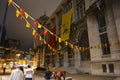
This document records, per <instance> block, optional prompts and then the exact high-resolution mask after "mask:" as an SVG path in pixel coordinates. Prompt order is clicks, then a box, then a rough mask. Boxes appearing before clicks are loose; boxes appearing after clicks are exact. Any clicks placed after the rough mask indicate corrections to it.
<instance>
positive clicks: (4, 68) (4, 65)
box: [3, 63, 6, 74]
mask: <svg viewBox="0 0 120 80" xmlns="http://www.w3.org/2000/svg"><path fill="white" fill-rule="evenodd" d="M5 70H6V63H4V64H3V74H5Z"/></svg>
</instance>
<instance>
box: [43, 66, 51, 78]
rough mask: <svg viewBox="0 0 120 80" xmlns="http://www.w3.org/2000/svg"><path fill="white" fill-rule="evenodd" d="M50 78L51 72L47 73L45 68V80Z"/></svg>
mask: <svg viewBox="0 0 120 80" xmlns="http://www.w3.org/2000/svg"><path fill="white" fill-rule="evenodd" d="M51 76H52V72H51V71H49V68H47V69H46V71H45V73H44V78H45V80H50V78H51Z"/></svg>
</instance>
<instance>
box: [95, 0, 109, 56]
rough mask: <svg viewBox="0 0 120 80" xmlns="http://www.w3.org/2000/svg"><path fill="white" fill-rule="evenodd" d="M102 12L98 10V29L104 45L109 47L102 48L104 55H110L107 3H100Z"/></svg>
mask: <svg viewBox="0 0 120 80" xmlns="http://www.w3.org/2000/svg"><path fill="white" fill-rule="evenodd" d="M99 7H100V10H97V11H96V12H97V14H95V15H96V19H97V22H98V29H99V34H100V40H101V44H102V45H105V44H106V45H107V46H106V47H103V48H102V51H103V55H107V54H110V46H109V40H108V36H107V30H106V21H105V3H104V1H103V0H101V1H100V3H99Z"/></svg>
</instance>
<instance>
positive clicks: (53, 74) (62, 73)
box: [44, 68, 66, 80]
mask: <svg viewBox="0 0 120 80" xmlns="http://www.w3.org/2000/svg"><path fill="white" fill-rule="evenodd" d="M65 76H66V72H65V71H57V72H51V71H49V68H48V69H46V71H45V74H44V77H45V80H50V78H51V77H52V78H54V79H55V80H62V79H61V78H63V80H65Z"/></svg>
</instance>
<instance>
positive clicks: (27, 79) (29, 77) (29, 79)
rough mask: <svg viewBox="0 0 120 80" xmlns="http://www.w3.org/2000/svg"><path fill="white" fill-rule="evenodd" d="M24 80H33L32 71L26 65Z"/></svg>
mask: <svg viewBox="0 0 120 80" xmlns="http://www.w3.org/2000/svg"><path fill="white" fill-rule="evenodd" d="M24 74H25V80H33V77H34V70H33V69H32V68H31V66H30V65H28V68H27V69H26V70H25V73H24Z"/></svg>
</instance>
